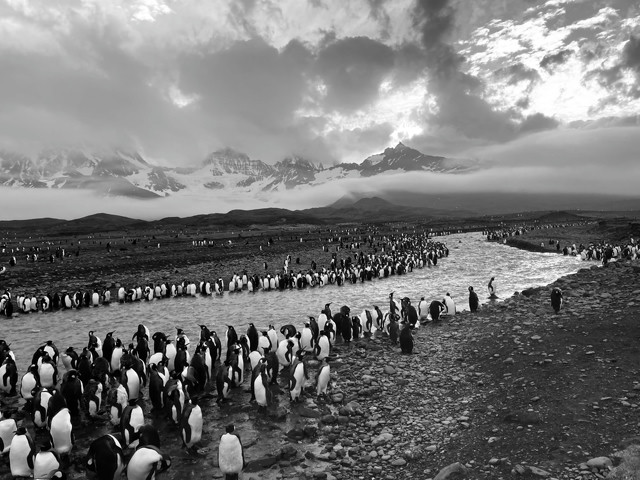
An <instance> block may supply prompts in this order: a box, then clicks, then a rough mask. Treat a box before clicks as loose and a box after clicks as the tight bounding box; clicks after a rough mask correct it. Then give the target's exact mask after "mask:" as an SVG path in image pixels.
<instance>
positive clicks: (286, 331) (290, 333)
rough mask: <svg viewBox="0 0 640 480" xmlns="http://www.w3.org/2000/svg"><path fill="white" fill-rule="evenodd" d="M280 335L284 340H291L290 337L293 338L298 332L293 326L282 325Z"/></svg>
mask: <svg viewBox="0 0 640 480" xmlns="http://www.w3.org/2000/svg"><path fill="white" fill-rule="evenodd" d="M280 333H281V334H282V335H284V338H291V337H295V335H296V333H298V331H297V330H296V327H294V326H293V325H290V324H289V325H284V326H283V327H281V328H280Z"/></svg>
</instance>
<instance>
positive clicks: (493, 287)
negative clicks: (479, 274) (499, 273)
mask: <svg viewBox="0 0 640 480" xmlns="http://www.w3.org/2000/svg"><path fill="white" fill-rule="evenodd" d="M495 279H496V277H491V280H489V283H488V284H487V289H488V290H489V298H492V299H495V298H498V295H496V285H495V283H493V282H494V280H495Z"/></svg>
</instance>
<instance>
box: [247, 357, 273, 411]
mask: <svg viewBox="0 0 640 480" xmlns="http://www.w3.org/2000/svg"><path fill="white" fill-rule="evenodd" d="M266 369H267V365H266V361H261V362H260V363H259V364H258V365H257V366H256V367H255V368H254V369H253V375H252V378H251V390H252V392H253V397H254V399H255V401H256V403H257V404H258V406H259V407H263V408H265V407H268V406H269V395H270V391H269V383H268V380H267V373H266Z"/></svg>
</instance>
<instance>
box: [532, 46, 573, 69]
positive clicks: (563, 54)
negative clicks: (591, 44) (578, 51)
mask: <svg viewBox="0 0 640 480" xmlns="http://www.w3.org/2000/svg"><path fill="white" fill-rule="evenodd" d="M571 55H573V52H572V51H571V50H560V51H559V52H557V53H550V54H547V55H545V56H544V57H543V58H542V60H540V66H541V67H542V68H544V69H546V70H550V69H551V67H552V66H553V65H561V64H563V63H565V62H566V61H567V60H568V59H569V57H571Z"/></svg>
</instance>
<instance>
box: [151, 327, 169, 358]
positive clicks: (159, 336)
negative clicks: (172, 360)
mask: <svg viewBox="0 0 640 480" xmlns="http://www.w3.org/2000/svg"><path fill="white" fill-rule="evenodd" d="M151 339H152V340H153V353H162V354H163V355H164V354H165V352H166V350H167V336H166V335H165V334H164V333H163V332H155V333H154V334H153V335H152V336H151Z"/></svg>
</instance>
